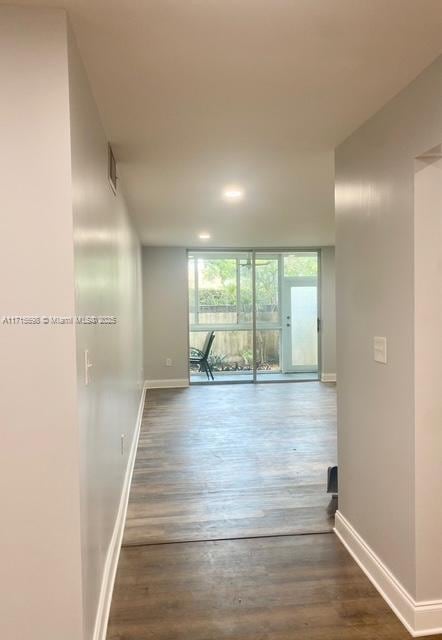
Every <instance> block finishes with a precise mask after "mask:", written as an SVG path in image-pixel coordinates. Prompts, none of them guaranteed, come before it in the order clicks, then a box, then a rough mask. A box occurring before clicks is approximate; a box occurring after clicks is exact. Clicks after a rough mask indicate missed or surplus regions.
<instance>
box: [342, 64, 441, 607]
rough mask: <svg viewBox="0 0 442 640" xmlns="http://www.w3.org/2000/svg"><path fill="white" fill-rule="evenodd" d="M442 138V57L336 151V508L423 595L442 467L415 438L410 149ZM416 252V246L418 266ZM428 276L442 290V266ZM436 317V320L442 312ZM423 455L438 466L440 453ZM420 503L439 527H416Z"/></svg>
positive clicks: (430, 435)
mask: <svg viewBox="0 0 442 640" xmlns="http://www.w3.org/2000/svg"><path fill="white" fill-rule="evenodd" d="M441 138H442V58H439V59H438V60H437V61H436V62H435V63H434V64H433V65H432V66H431V67H429V68H428V69H427V70H426V71H425V72H424V73H423V74H422V75H420V76H419V77H418V78H417V79H416V80H415V81H414V82H413V83H412V84H411V85H410V86H409V87H408V88H407V89H405V90H404V91H403V92H402V93H400V94H399V95H398V96H397V97H396V98H394V99H393V100H392V101H391V102H390V103H388V104H387V105H386V106H385V107H384V108H383V109H382V110H381V111H380V112H379V113H378V114H376V115H375V116H374V117H373V118H371V119H370V120H369V121H368V122H367V123H366V124H365V125H364V126H362V127H361V128H360V129H359V130H358V131H356V132H355V133H354V134H353V135H352V136H351V137H350V138H349V139H348V140H347V141H346V142H345V143H344V144H342V145H341V146H340V147H339V148H338V150H337V152H336V224H337V229H336V233H337V242H336V272H337V326H338V331H337V354H338V371H337V375H338V418H339V426H338V430H339V471H340V478H339V509H340V511H341V512H342V514H343V515H344V517H345V518H346V519H347V520H348V521H349V522H350V523H351V524H352V526H353V527H354V528H355V529H356V531H357V532H358V533H359V535H360V536H362V538H363V539H364V540H365V541H366V543H368V544H369V546H370V547H371V548H372V549H373V550H374V552H375V553H376V554H377V556H378V557H379V558H380V560H381V561H382V562H383V563H384V564H385V565H386V567H387V568H388V569H389V571H390V572H392V573H393V575H394V576H395V577H396V578H397V580H399V582H400V583H401V585H402V586H403V587H404V588H405V589H406V590H407V591H408V592H409V594H410V595H411V596H412V597H413V598H416V599H422V598H430V599H438V598H441V597H442V583H441V582H440V580H439V582H437V583H436V580H435V576H434V574H433V575H431V573H432V572H431V569H430V568H429V566H428V564H427V567H426V569H424V566H423V564H421V563H423V562H424V560H423V558H421V557H419V549H420V548H421V547H422V545H423V540H424V539H425V540H426V542H427V543H428V545H431V547H428V549H427V552H429V553H431V554H433V558H434V560H435V561H436V562H437V560H438V559H439V558H440V549H439V548H438V545H436V544H435V538H437V539H438V540H439V541H440V540H441V539H442V528H441V523H442V520H441V518H440V515H439V514H440V511H439V510H440V507H438V506H437V505H436V503H435V501H436V500H437V499H438V498H436V495H437V494H433V495H434V497H431V496H430V495H429V494H428V495H427V500H429V504H428V505H427V506H425V507H423V503H422V500H423V494H424V493H426V492H428V490H430V489H431V490H433V489H434V487H436V486H437V487H440V475H441V470H440V464H439V469H438V471H437V474H438V477H437V479H435V478H434V477H432V478H431V479H429V478H428V477H426V471H425V465H426V464H427V460H426V458H425V456H421V452H422V450H421V449H420V448H419V446H417V447H416V446H415V441H417V442H419V441H421V439H422V437H423V432H422V422H420V420H418V419H417V416H415V398H416V399H418V398H419V394H420V390H421V389H422V388H424V386H425V385H427V384H431V385H433V384H436V383H435V382H434V381H432V382H430V383H429V381H428V376H426V375H424V373H423V371H420V375H419V376H418V377H417V378H416V372H417V371H418V369H417V368H416V370H415V349H414V341H415V338H416V340H418V339H419V337H420V335H421V332H425V331H426V330H427V329H429V327H425V322H422V319H420V318H418V317H417V318H416V325H415V322H414V312H415V296H417V295H419V294H420V292H421V290H422V289H421V286H422V285H421V283H420V282H419V278H421V277H422V276H421V274H420V272H419V271H417V275H416V277H417V279H416V287H415V272H414V270H415V260H414V249H415V241H416V239H417V237H418V236H416V237H415V222H417V223H418V222H419V220H418V217H415V215H414V180H415V174H414V172H415V158H416V157H417V156H419V155H420V154H422V153H423V152H425V151H427V150H428V149H431V148H432V147H434V146H435V145H436V144H439V143H440V142H441ZM437 215H438V216H439V217H440V203H439V204H438V214H437ZM435 232H436V230H435V229H432V233H435ZM437 234H440V228H438V229H437ZM438 238H439V241H438V242H439V244H438V257H437V259H438V260H439V261H440V246H441V245H440V235H438ZM417 250H419V251H421V250H422V248H419V247H417ZM423 251H424V252H425V249H423ZM433 257H434V256H433ZM420 259H421V258H420V256H419V255H418V254H417V253H416V260H417V261H416V267H418V265H419V264H420V262H419V261H420ZM439 268H440V267H439ZM434 273H436V272H435V271H434V270H433V274H434ZM431 277H432V281H431V286H432V289H433V291H434V294H435V295H439V296H440V272H439V271H437V276H436V275H432V276H431ZM437 277H439V280H438V281H437V279H436V278H437ZM416 299H417V298H416ZM439 312H440V307H439ZM437 324H438V330H439V331H440V317H439V320H438V323H437ZM374 336H386V337H387V340H388V364H386V365H383V364H378V363H376V362H374V359H373V337H374ZM417 344H418V343H417ZM438 345H440V338H439V341H435V342H434V348H435V349H437V346H438ZM417 353H419V352H417ZM438 356H439V358H440V352H439V353H438ZM424 368H425V367H424ZM436 375H438V380H440V373H439V374H436ZM432 388H433V390H434V387H432ZM437 393H438V394H439V396H440V386H439V385H437ZM433 397H434V396H433ZM439 416H440V413H439ZM424 421H425V420H424ZM427 427H428V431H427V433H426V435H425V438H427V443H426V451H427V452H428V447H430V448H431V447H437V446H438V445H439V444H440V442H439V436H437V437H436V433H435V430H434V425H433V426H430V424H428V425H427ZM438 428H439V429H440V424H439V427H438ZM439 454H440V449H439V450H438V459H439V461H440V455H439ZM428 461H429V462H430V469H429V470H428V472H429V473H430V475H431V474H434V473H435V466H434V456H433V457H432V458H431V459H429V460H428ZM439 495H440V492H439ZM430 506H431V507H432V509H433V512H432V511H431V508H429V507H430ZM421 509H423V511H422V510H421ZM424 513H425V514H426V516H427V517H428V518H429V519H430V522H431V523H432V524H431V526H432V527H434V530H433V533H432V534H430V532H429V531H428V530H427V531H426V532H423V531H422V530H421V527H422V518H423V517H424V515H423V514H424ZM421 534H422V536H423V538H422V539H420V536H421ZM439 544H440V543H439ZM438 566H439V567H440V564H439V565H438ZM439 574H440V572H439Z"/></svg>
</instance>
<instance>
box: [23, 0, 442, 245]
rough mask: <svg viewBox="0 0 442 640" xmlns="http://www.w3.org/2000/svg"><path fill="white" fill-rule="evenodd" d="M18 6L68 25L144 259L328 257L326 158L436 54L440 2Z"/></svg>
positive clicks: (92, 1)
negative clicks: (281, 252) (229, 254)
mask: <svg viewBox="0 0 442 640" xmlns="http://www.w3.org/2000/svg"><path fill="white" fill-rule="evenodd" d="M20 4H23V2H20ZM28 4H44V5H45V6H48V5H53V6H65V7H66V8H67V9H68V11H69V14H70V17H71V21H72V24H73V28H74V32H75V34H76V37H77V41H78V44H79V48H80V51H81V53H82V56H83V59H84V62H85V65H86V68H87V71H88V74H89V77H90V81H91V85H92V88H93V91H94V94H95V97H96V100H97V103H98V106H99V109H100V111H101V115H102V118H103V122H104V125H105V129H106V131H107V134H108V136H109V139H110V140H111V142H112V144H113V147H114V150H115V155H116V157H117V160H118V162H119V174H120V177H121V180H122V184H123V185H124V189H125V192H126V196H127V199H128V202H129V205H130V208H131V210H132V212H133V214H134V220H135V222H136V224H137V226H138V229H139V231H140V234H141V237H142V240H143V242H144V243H146V244H157V245H187V246H198V245H201V244H205V246H208V245H212V246H252V245H254V246H269V247H270V246H291V245H293V246H295V245H296V246H306V245H320V244H332V243H333V241H334V220H333V153H332V150H333V148H334V147H335V146H336V144H338V143H339V142H340V141H342V140H343V139H344V138H345V137H346V136H348V135H349V134H350V133H351V132H352V131H353V130H354V129H355V128H356V127H357V126H359V125H360V124H361V123H362V122H364V120H366V119H367V118H368V117H369V116H370V115H371V114H373V113H374V112H375V111H376V110H378V109H379V108H380V107H381V106H382V105H383V104H384V103H385V102H386V101H388V100H389V98H391V97H392V96H393V95H394V94H396V93H397V92H398V91H400V90H401V89H402V88H403V87H404V86H405V85H406V84H408V82H410V81H411V80H412V79H413V78H414V77H415V76H416V75H417V74H418V73H419V72H420V71H421V70H422V69H423V68H424V67H425V66H427V65H428V64H429V63H430V62H431V61H432V60H433V59H434V58H436V57H437V56H438V55H439V54H440V53H441V51H442V39H441V26H442V0H137V1H135V0H130V1H129V0H125V1H123V0H61V1H54V0H52V1H51V0H49V1H48V0H43V2H39V1H32V0H31V1H30V2H28ZM229 183H236V184H240V185H242V186H243V187H244V189H245V191H246V197H245V198H244V200H243V202H241V203H238V204H236V205H227V204H226V203H224V202H223V201H222V200H221V197H220V195H221V190H222V187H223V186H224V185H225V184H229ZM201 231H209V232H210V233H211V234H212V240H211V241H209V242H206V243H203V242H201V241H200V240H198V237H197V236H198V233H199V232H201Z"/></svg>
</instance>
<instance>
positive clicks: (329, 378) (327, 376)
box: [321, 373, 336, 382]
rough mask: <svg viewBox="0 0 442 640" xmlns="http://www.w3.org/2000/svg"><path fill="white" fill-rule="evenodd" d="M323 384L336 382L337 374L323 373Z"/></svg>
mask: <svg viewBox="0 0 442 640" xmlns="http://www.w3.org/2000/svg"><path fill="white" fill-rule="evenodd" d="M321 382H336V373H321Z"/></svg>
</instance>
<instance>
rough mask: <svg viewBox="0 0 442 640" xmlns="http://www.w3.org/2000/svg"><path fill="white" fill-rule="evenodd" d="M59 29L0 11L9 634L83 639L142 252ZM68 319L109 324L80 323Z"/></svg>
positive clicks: (134, 375) (122, 405) (1, 373)
mask: <svg viewBox="0 0 442 640" xmlns="http://www.w3.org/2000/svg"><path fill="white" fill-rule="evenodd" d="M68 30H69V29H68V24H67V17H66V13H65V12H64V11H62V10H58V9H41V8H38V9H33V8H24V7H20V8H17V7H9V6H2V7H0V77H1V79H2V91H3V93H4V97H5V99H3V100H0V120H1V122H2V123H5V125H6V126H4V127H3V130H2V144H1V146H0V171H1V175H2V179H3V180H2V211H1V216H0V225H1V233H0V266H1V271H2V274H3V280H2V291H1V298H0V305H1V306H0V318H1V321H0V352H1V354H2V366H1V369H0V383H1V393H0V415H1V423H2V435H3V447H2V453H3V455H2V461H1V464H0V473H1V476H2V477H1V483H0V486H1V487H2V522H3V524H4V526H2V527H1V529H0V549H1V553H2V561H1V566H2V583H3V586H4V587H5V588H3V589H2V598H1V602H0V637H1V638H8V640H22V638H29V639H31V638H32V640H58V639H63V640H92V638H93V637H94V635H93V634H94V624H95V618H96V614H97V611H98V610H99V607H98V602H99V597H100V591H101V587H102V583H103V578H104V577H106V572H105V563H106V560H107V558H108V552H109V550H110V549H111V550H112V549H113V548H112V547H111V544H110V543H111V540H113V541H115V540H116V541H118V538H116V537H115V536H114V537H112V536H113V534H114V531H115V530H117V531H118V529H115V525H116V524H118V521H117V522H116V518H117V512H118V507H119V504H120V498H121V496H122V492H123V489H124V484H123V483H124V480H125V474H126V469H127V465H128V453H129V449H130V444H131V440H132V438H133V434H134V430H135V426H136V424H137V412H138V407H139V401H140V398H141V391H142V386H143V374H142V344H141V340H142V332H141V315H140V314H141V259H140V246H139V242H138V239H137V236H136V234H135V232H134V231H133V229H132V226H131V224H130V221H129V218H128V214H127V210H126V207H125V204H124V198H123V194H122V193H121V190H120V193H119V195H118V196H117V197H115V196H114V195H113V192H112V191H111V188H110V185H109V183H108V180H107V141H106V136H105V133H104V131H103V128H102V125H101V122H100V118H99V115H98V112H97V109H96V107H95V104H94V100H93V98H92V94H91V91H90V88H89V86H88V82H87V78H86V74H85V72H84V69H83V66H82V63H81V60H80V57H79V55H78V52H77V49H76V45H75V42H74V40H73V37H72V35H71V34H69V35H68ZM31 99H32V100H31ZM120 186H121V185H120ZM78 315H87V316H93V315H109V316H115V317H116V324H114V325H96V324H89V325H81V324H77V316H78ZM10 316H11V317H20V316H31V317H35V318H37V319H38V320H39V322H36V323H35V324H24V323H22V322H21V321H20V320H18V321H16V322H14V321H11V322H9V321H6V322H5V321H4V320H3V319H4V317H10ZM57 316H60V317H63V318H66V319H67V322H63V323H58V322H57V321H56V318H57ZM51 317H52V318H53V319H54V321H53V320H52V319H51ZM43 318H47V319H48V322H47V323H45V322H44V321H43ZM86 348H87V349H88V350H89V352H90V360H91V361H92V364H93V366H92V368H91V369H90V381H89V385H87V386H86V385H85V375H84V350H85V349H86ZM121 434H124V435H125V442H126V446H125V450H124V451H123V453H121ZM123 495H124V494H123ZM121 524H122V523H121ZM117 550H118V547H117ZM108 579H109V578H108ZM104 584H105V585H107V584H108V583H106V582H104ZM103 593H104V592H103ZM104 605H105V602H104ZM103 611H104V612H105V607H104V608H103ZM96 638H97V640H98V635H97V636H96ZM94 640H95V637H94ZM100 640H101V639H100Z"/></svg>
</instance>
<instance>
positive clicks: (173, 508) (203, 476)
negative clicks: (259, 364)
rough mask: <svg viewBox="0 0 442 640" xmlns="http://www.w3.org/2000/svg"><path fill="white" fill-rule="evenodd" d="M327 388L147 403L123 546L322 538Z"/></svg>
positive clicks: (215, 390)
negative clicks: (294, 536) (274, 537)
mask: <svg viewBox="0 0 442 640" xmlns="http://www.w3.org/2000/svg"><path fill="white" fill-rule="evenodd" d="M335 396H336V394H335V387H334V385H325V384H320V383H317V382H312V383H307V382H306V383H299V384H287V385H286V384H274V385H244V386H242V385H225V386H221V387H220V386H214V387H209V386H205V387H190V388H189V389H167V390H166V389H164V390H155V391H150V392H149V393H148V395H147V400H146V406H145V412H144V417H143V425H142V431H141V436H140V442H139V447H138V454H137V460H136V463H135V469H134V475H133V480H132V489H131V494H130V500H129V508H128V513H127V522H126V530H125V534H124V542H123V544H124V545H132V544H146V543H149V544H151V543H157V542H170V541H182V540H214V539H225V538H240V537H242V538H245V537H252V536H268V535H272V534H275V533H278V534H287V533H305V532H318V531H330V530H331V529H332V527H333V518H331V517H330V516H329V515H328V513H327V505H328V503H329V496H327V494H326V493H325V483H326V471H327V467H328V466H329V465H331V464H336V397H335Z"/></svg>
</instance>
